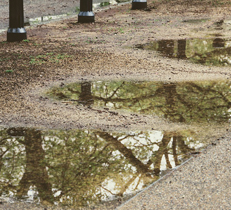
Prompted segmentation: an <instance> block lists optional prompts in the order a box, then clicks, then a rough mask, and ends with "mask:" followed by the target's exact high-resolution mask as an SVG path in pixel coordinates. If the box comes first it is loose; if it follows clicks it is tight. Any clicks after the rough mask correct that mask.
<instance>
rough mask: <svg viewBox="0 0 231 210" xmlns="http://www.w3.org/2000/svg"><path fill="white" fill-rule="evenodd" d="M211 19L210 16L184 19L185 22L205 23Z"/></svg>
mask: <svg viewBox="0 0 231 210" xmlns="http://www.w3.org/2000/svg"><path fill="white" fill-rule="evenodd" d="M208 20H209V19H208V18H204V19H186V20H183V22H184V23H196V24H197V23H204V22H206V21H208Z"/></svg>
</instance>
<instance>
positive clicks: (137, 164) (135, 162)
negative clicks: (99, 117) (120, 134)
mask: <svg viewBox="0 0 231 210" xmlns="http://www.w3.org/2000/svg"><path fill="white" fill-rule="evenodd" d="M97 134H98V135H99V136H100V137H101V138H103V139H104V140H105V141H107V142H110V143H112V144H113V146H114V147H115V148H116V149H117V150H119V151H120V152H121V153H122V154H123V155H124V157H126V158H127V159H128V160H129V161H130V163H131V164H132V165H133V166H135V167H136V168H137V171H138V172H140V173H147V172H151V170H150V169H149V167H148V166H147V165H145V164H144V163H142V162H141V161H140V160H139V159H137V158H136V157H135V156H134V154H133V153H132V150H131V149H128V148H127V147H126V146H124V145H123V144H122V143H121V142H120V141H118V140H117V138H115V137H113V136H111V135H110V134H108V133H106V132H101V131H98V132H97Z"/></svg>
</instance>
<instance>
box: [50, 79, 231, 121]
mask: <svg viewBox="0 0 231 210" xmlns="http://www.w3.org/2000/svg"><path fill="white" fill-rule="evenodd" d="M78 88H80V85H79V84H70V85H68V86H67V87H66V89H52V90H51V94H56V93H59V92H61V93H65V94H66V96H67V97H68V98H69V99H73V98H75V97H76V98H78V96H77V95H76V94H74V93H76V92H74V90H75V89H78ZM91 97H92V99H93V100H94V104H95V105H98V106H108V107H113V108H114V109H129V110H130V111H132V112H140V113H147V114H150V113H156V114H158V115H160V116H163V117H165V118H167V119H169V120H171V121H173V122H185V123H189V122H227V121H228V120H229V119H230V110H229V109H230V108H231V96H230V82H229V81H224V82H222V81H221V82H213V81H211V82H184V83H169V84H168V83H163V82H125V81H124V82H96V83H92V87H91Z"/></svg>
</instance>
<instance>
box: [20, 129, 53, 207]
mask: <svg viewBox="0 0 231 210" xmlns="http://www.w3.org/2000/svg"><path fill="white" fill-rule="evenodd" d="M24 145H25V147H26V168H25V173H24V174H23V177H22V179H21V181H20V183H19V189H18V191H17V196H18V197H19V198H22V197H23V196H24V195H26V194H27V192H28V190H29V188H30V186H31V185H35V186H36V187H37V190H38V193H39V197H40V199H41V201H42V202H43V201H47V202H49V203H53V201H54V197H53V194H52V186H51V184H50V183H49V181H48V179H49V177H48V173H47V170H46V167H45V165H44V163H43V161H44V158H45V154H44V150H43V148H42V136H41V132H40V131H36V130H33V129H31V130H27V131H26V133H25V140H24Z"/></svg>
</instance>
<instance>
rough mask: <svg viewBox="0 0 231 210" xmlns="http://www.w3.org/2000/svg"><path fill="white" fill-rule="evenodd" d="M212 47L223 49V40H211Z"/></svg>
mask: <svg viewBox="0 0 231 210" xmlns="http://www.w3.org/2000/svg"><path fill="white" fill-rule="evenodd" d="M213 47H214V48H223V47H225V40H224V39H221V38H216V39H214V40H213Z"/></svg>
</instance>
